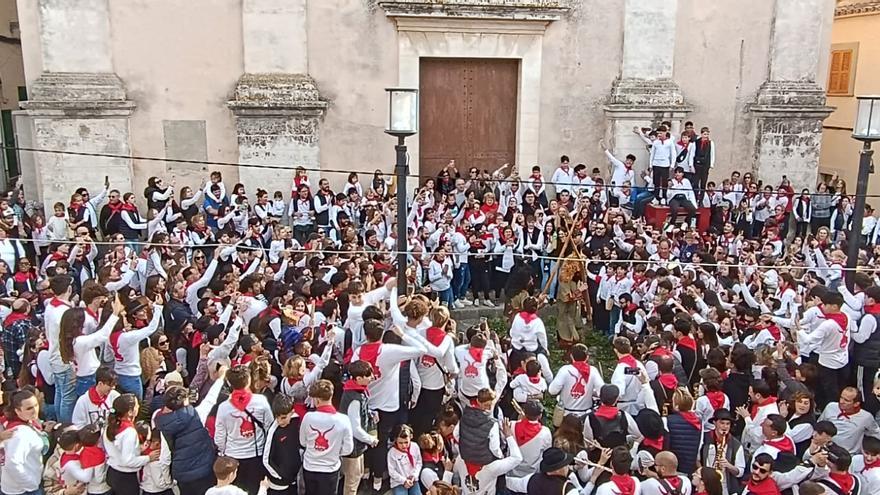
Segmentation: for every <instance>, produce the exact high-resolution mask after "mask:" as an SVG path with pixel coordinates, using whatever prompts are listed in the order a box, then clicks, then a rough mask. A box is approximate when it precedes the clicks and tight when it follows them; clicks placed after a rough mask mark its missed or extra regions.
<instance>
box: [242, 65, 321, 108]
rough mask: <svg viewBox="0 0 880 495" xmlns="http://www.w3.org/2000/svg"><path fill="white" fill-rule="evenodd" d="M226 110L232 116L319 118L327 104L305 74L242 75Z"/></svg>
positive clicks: (312, 81)
mask: <svg viewBox="0 0 880 495" xmlns="http://www.w3.org/2000/svg"><path fill="white" fill-rule="evenodd" d="M227 106H228V107H229V109H230V110H232V112H233V113H235V114H236V115H254V116H260V115H262V116H268V115H292V114H299V115H313V116H322V115H323V114H324V111H325V110H326V109H327V102H326V101H324V100H323V99H322V98H321V93H320V92H319V91H318V87H317V85H316V84H315V81H314V80H313V79H312V78H311V77H309V76H308V75H305V74H244V75H242V76H241V79H239V80H238V84H236V86H235V91H234V92H233V95H232V99H230V100H229V101H228V102H227Z"/></svg>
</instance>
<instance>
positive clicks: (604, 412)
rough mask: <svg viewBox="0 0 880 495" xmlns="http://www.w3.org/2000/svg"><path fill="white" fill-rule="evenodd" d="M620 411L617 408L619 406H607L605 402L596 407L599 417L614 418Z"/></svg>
mask: <svg viewBox="0 0 880 495" xmlns="http://www.w3.org/2000/svg"><path fill="white" fill-rule="evenodd" d="M619 412H620V410H619V409H617V406H606V405H605V404H602V405H601V406H599V407H598V408H597V409H596V412H595V414H596V417H597V418H602V419H614V418H616V417H617V414H618V413H619Z"/></svg>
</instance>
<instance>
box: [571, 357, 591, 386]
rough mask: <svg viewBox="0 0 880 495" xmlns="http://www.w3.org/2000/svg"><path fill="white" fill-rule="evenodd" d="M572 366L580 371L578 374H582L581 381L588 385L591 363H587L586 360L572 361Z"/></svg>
mask: <svg viewBox="0 0 880 495" xmlns="http://www.w3.org/2000/svg"><path fill="white" fill-rule="evenodd" d="M571 365H572V366H573V367H574V369H576V370H578V373H580V374H581V380H583V382H584V383H587V382H588V381H590V363H589V362H587V361H586V360H584V361H572V362H571Z"/></svg>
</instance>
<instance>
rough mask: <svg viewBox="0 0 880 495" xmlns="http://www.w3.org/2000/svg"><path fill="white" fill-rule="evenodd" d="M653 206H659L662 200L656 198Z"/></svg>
mask: <svg viewBox="0 0 880 495" xmlns="http://www.w3.org/2000/svg"><path fill="white" fill-rule="evenodd" d="M651 204H652V205H655V206H656V205H659V204H660V200H659V199H657V198H654V199H652V200H651Z"/></svg>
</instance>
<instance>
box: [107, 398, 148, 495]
mask: <svg viewBox="0 0 880 495" xmlns="http://www.w3.org/2000/svg"><path fill="white" fill-rule="evenodd" d="M137 414H138V400H137V397H135V396H134V395H133V394H122V395H120V396H119V397H117V398H116V400H114V401H113V412H112V413H110V414H109V415H108V416H107V428H106V429H105V431H104V449H105V450H106V451H107V483H108V484H109V485H110V487H111V488H112V489H113V493H138V492H139V490H140V483H139V482H138V472H139V471H140V469H141V468H142V467H144V466H146V465H147V463H149V462H151V461H155V460H158V459H159V454H160V452H159V451H158V450H157V451H153V452H150V454H149V455H143V454H141V441H140V438H139V437H138V432H137V431H136V430H135V427H134V419H135V418H136V417H137Z"/></svg>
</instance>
